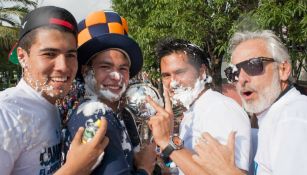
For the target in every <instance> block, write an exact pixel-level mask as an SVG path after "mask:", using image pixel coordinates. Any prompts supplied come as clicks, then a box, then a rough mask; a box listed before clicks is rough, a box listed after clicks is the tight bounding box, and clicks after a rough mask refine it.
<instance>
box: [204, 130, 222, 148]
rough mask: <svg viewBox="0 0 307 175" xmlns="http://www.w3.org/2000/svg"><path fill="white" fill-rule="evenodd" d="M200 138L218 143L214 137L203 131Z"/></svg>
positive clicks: (214, 143)
mask: <svg viewBox="0 0 307 175" xmlns="http://www.w3.org/2000/svg"><path fill="white" fill-rule="evenodd" d="M201 137H202V139H204V140H205V141H206V142H207V144H209V143H210V144H213V145H217V144H220V143H219V142H218V141H217V140H216V139H215V138H213V137H212V136H211V135H210V134H209V133H208V132H204V133H203V134H202V136H201Z"/></svg>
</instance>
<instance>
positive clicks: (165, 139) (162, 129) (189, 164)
mask: <svg viewBox="0 0 307 175" xmlns="http://www.w3.org/2000/svg"><path fill="white" fill-rule="evenodd" d="M164 97H165V109H164V108H162V107H160V106H159V105H158V104H156V103H155V102H154V101H153V100H151V99H150V98H148V102H149V103H150V104H151V105H152V106H153V107H154V108H155V110H156V111H157V113H156V115H155V116H152V117H150V120H149V122H148V124H149V127H150V128H151V130H152V134H153V137H154V140H155V142H156V144H157V145H158V146H160V148H161V150H163V149H165V148H166V146H167V145H168V143H169V139H170V135H171V130H172V126H173V112H172V107H171V102H170V99H169V95H168V92H166V90H164ZM170 158H171V159H172V160H173V161H174V162H175V163H176V165H177V166H179V168H180V169H181V170H182V171H183V172H184V173H185V174H187V175H189V174H191V175H192V174H194V175H195V174H204V175H206V174H207V173H206V172H205V171H204V170H203V169H202V168H201V167H200V166H199V165H198V164H197V163H196V162H195V161H194V160H193V159H192V153H191V152H190V151H189V150H187V149H185V148H183V149H181V150H175V151H173V152H172V153H171V154H170Z"/></svg>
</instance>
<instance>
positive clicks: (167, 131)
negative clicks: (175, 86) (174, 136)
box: [147, 89, 174, 149]
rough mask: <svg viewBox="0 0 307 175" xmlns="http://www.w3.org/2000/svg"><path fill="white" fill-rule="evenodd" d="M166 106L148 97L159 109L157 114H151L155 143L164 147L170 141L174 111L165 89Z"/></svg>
mask: <svg viewBox="0 0 307 175" xmlns="http://www.w3.org/2000/svg"><path fill="white" fill-rule="evenodd" d="M164 100H165V108H163V107H161V106H159V105H158V104H157V103H155V102H154V101H153V100H152V99H151V98H150V97H148V98H147V101H148V103H149V104H150V105H151V106H152V107H153V108H154V109H155V110H156V111H157V113H156V115H154V116H151V117H150V119H149V121H148V125H149V127H150V129H151V130H152V135H153V137H154V140H155V143H156V144H157V145H158V146H160V148H161V149H164V148H165V147H166V146H167V145H168V142H169V138H170V135H171V132H172V130H173V118H174V117H173V111H172V105H171V101H170V98H169V93H168V92H167V91H166V90H165V89H164Z"/></svg>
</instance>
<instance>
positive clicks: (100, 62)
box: [96, 60, 129, 67]
mask: <svg viewBox="0 0 307 175" xmlns="http://www.w3.org/2000/svg"><path fill="white" fill-rule="evenodd" d="M101 64H106V65H109V66H114V64H113V63H112V62H110V61H106V60H102V61H99V62H97V63H96V65H101ZM123 66H127V67H129V63H125V64H121V65H119V67H123Z"/></svg>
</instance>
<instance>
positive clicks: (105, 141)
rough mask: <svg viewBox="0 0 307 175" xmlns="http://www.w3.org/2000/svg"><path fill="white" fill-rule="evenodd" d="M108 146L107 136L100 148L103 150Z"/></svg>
mask: <svg viewBox="0 0 307 175" xmlns="http://www.w3.org/2000/svg"><path fill="white" fill-rule="evenodd" d="M108 144H109V138H108V137H107V136H105V137H104V139H103V141H102V146H101V148H102V149H103V150H104V149H105V148H106V147H107V146H108Z"/></svg>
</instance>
